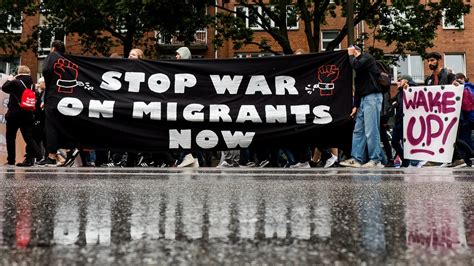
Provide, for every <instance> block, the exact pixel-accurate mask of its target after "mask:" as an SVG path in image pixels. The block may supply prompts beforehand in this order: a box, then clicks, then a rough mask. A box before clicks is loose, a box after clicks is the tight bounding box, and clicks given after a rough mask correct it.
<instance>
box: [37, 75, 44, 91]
mask: <svg viewBox="0 0 474 266" xmlns="http://www.w3.org/2000/svg"><path fill="white" fill-rule="evenodd" d="M45 87H46V84H45V83H44V78H43V77H41V78H39V79H38V83H36V89H37V90H38V91H40V92H41V91H43V90H44V88H45Z"/></svg>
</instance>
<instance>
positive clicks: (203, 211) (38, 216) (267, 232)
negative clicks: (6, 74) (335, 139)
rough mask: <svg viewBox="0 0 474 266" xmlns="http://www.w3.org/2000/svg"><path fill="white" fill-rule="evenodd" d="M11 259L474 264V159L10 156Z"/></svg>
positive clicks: (0, 201)
mask: <svg viewBox="0 0 474 266" xmlns="http://www.w3.org/2000/svg"><path fill="white" fill-rule="evenodd" d="M0 243H1V244H0V264H1V265H14V264H18V265H143V264H145V265H147V264H150V265H156V264H159V265H163V264H206V265H208V264H211V265H213V264H227V265H229V264H239V265H242V264H253V265H261V264H267V265H274V264H285V265H288V264H289V265H295V264H297V265H305V264H311V265H314V264H331V265H332V264H337V265H346V264H350V265H353V264H365V263H366V264H368V265H381V264H397V265H406V264H425V265H433V264H437V265H440V264H441V265H453V264H457V265H474V169H473V170H471V169H436V168H424V169H406V170H404V171H403V170H397V169H382V170H369V171H368V170H365V171H364V170H351V169H343V168H341V169H331V170H326V169H324V170H321V169H308V170H294V169H289V170H282V169H277V170H276V169H273V170H272V169H270V170H267V169H262V170H250V169H243V170H241V169H239V170H234V169H229V170H217V169H205V168H200V169H198V170H183V171H179V170H176V169H174V170H156V169H155V170H152V169H151V170H150V169H145V170H142V169H125V168H122V169H112V170H110V169H97V168H94V169H93V168H67V169H66V168H58V169H38V168H30V169H28V168H26V169H19V168H16V169H15V168H0Z"/></svg>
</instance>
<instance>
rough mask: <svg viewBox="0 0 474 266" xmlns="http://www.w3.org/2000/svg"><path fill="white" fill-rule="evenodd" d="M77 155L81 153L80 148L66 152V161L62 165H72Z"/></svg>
mask: <svg viewBox="0 0 474 266" xmlns="http://www.w3.org/2000/svg"><path fill="white" fill-rule="evenodd" d="M77 155H79V149H72V150H69V151H68V152H67V153H66V161H65V162H64V164H63V165H62V166H64V167H68V166H71V165H72V164H73V163H74V160H76V157H77Z"/></svg>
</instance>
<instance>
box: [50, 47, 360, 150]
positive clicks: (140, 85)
mask: <svg viewBox="0 0 474 266" xmlns="http://www.w3.org/2000/svg"><path fill="white" fill-rule="evenodd" d="M43 73H44V74H45V79H46V85H47V91H46V100H45V106H46V119H47V125H48V126H49V127H51V128H50V129H49V130H54V131H55V132H56V133H55V134H53V135H57V138H58V139H57V140H56V141H58V142H59V144H60V146H61V147H71V146H77V147H83V148H104V149H112V150H130V151H155V150H166V149H181V148H185V149H187V148H202V149H221V150H226V149H234V148H244V147H248V146H249V145H256V144H261V145H278V146H280V147H283V146H292V145H300V144H304V145H309V144H319V145H322V144H323V145H332V146H338V145H339V142H341V141H342V140H341V133H342V132H341V130H342V131H345V129H344V130H343V128H344V125H346V124H347V123H346V122H348V121H349V120H350V119H349V114H350V112H351V107H352V70H351V67H350V64H349V58H348V56H347V52H345V51H339V52H328V53H320V54H310V55H297V56H275V57H264V58H252V59H225V60H208V59H204V60H182V61H178V60H173V61H148V60H130V59H120V58H119V59H117V58H98V57H82V56H70V55H64V56H61V55H59V54H57V53H53V54H51V55H50V56H49V57H48V58H47V60H46V63H45V68H44V72H43ZM349 133H350V132H349ZM48 135H49V137H50V138H51V135H52V134H48ZM345 135H346V136H347V134H345ZM349 136H350V135H349Z"/></svg>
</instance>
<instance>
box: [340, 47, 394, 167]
mask: <svg viewBox="0 0 474 266" xmlns="http://www.w3.org/2000/svg"><path fill="white" fill-rule="evenodd" d="M347 52H348V54H349V56H350V63H351V65H352V68H353V69H354V70H355V72H356V77H355V94H354V96H355V106H354V107H353V109H352V113H351V117H354V116H355V119H356V123H355V127H354V131H353V133H352V153H351V156H352V158H350V159H347V160H345V161H343V162H341V163H340V165H342V166H346V167H364V168H383V167H384V165H383V164H382V161H383V160H386V158H385V157H384V152H383V151H382V147H381V146H380V112H381V111H382V101H383V95H382V92H381V88H380V86H379V84H378V83H377V80H376V77H374V76H373V75H372V74H371V73H377V72H378V68H377V65H376V61H375V58H374V57H373V56H371V55H370V54H368V53H362V52H361V49H360V48H359V47H358V46H350V47H349V48H348V50H347ZM366 150H367V151H368V157H369V158H368V159H369V160H368V162H367V158H366V157H367V156H366Z"/></svg>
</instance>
